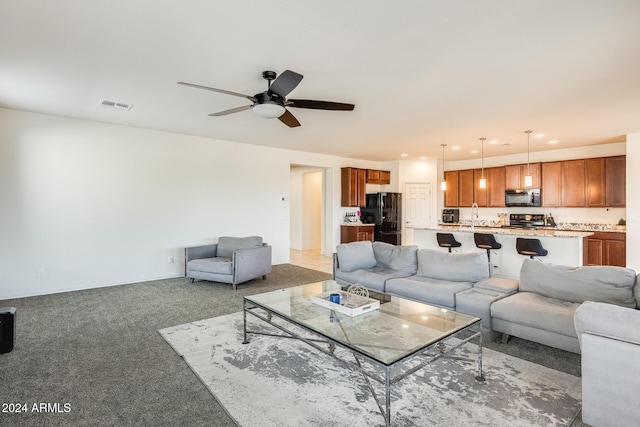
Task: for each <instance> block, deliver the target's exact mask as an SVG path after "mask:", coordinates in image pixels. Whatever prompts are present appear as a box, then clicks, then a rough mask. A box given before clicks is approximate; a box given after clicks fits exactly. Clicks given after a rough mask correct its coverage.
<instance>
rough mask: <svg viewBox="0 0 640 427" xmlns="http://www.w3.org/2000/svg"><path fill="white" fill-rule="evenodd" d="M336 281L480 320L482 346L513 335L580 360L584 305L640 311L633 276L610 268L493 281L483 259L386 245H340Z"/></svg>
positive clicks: (535, 267) (558, 269)
mask: <svg viewBox="0 0 640 427" xmlns="http://www.w3.org/2000/svg"><path fill="white" fill-rule="evenodd" d="M333 276H334V280H336V281H337V282H338V283H340V284H342V285H350V284H353V283H359V284H361V285H364V286H366V287H367V288H369V289H372V290H375V291H377V292H381V293H385V294H391V295H397V296H401V297H404V298H409V299H413V300H416V301H420V302H424V303H426V304H430V305H435V306H439V307H443V308H448V309H452V310H455V311H458V312H460V313H465V314H469V315H472V316H476V317H480V318H481V319H482V326H483V338H485V339H490V340H493V339H495V338H496V337H498V336H499V335H500V334H502V335H503V341H504V342H507V341H508V337H509V336H511V335H513V336H517V337H520V338H524V339H527V340H530V341H535V342H539V343H541V344H545V345H549V346H552V347H556V348H560V349H563V350H567V351H571V352H574V353H580V345H579V342H578V336H577V334H576V330H575V326H574V314H575V312H576V310H577V309H578V307H580V305H581V304H583V303H584V302H585V301H594V302H601V303H608V304H613V305H617V306H621V307H628V308H634V309H635V308H637V307H640V291H639V289H638V286H639V285H638V279H637V275H636V273H635V272H634V271H633V270H631V269H628V268H622V267H610V266H586V267H568V266H560V265H554V264H548V263H543V262H541V261H538V260H532V259H524V260H523V263H522V268H521V272H520V280H519V281H516V280H510V279H502V278H497V277H488V269H487V254H486V252H473V253H464V254H450V253H447V252H445V251H438V250H432V249H418V248H417V247H416V246H393V245H389V244H387V243H383V242H374V243H373V244H372V243H371V242H354V243H347V244H342V245H338V247H337V248H336V253H335V254H334V262H333Z"/></svg>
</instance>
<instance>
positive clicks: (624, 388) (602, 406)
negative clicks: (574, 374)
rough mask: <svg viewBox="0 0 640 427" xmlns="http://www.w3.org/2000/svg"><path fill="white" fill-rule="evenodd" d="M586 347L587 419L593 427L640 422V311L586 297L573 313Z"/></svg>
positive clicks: (584, 389)
mask: <svg viewBox="0 0 640 427" xmlns="http://www.w3.org/2000/svg"><path fill="white" fill-rule="evenodd" d="M574 323H575V327H576V333H577V335H578V339H579V340H580V347H581V350H582V421H583V422H584V423H586V424H588V425H591V426H594V427H603V426H612V427H613V426H615V427H618V426H632V425H636V426H637V425H638V422H639V420H640V405H638V391H640V364H639V363H638V360H640V311H639V310H636V309H633V308H626V307H620V306H617V305H613V304H604V303H597V302H590V301H587V302H585V303H583V304H582V305H580V307H578V309H577V310H576V313H575V316H574Z"/></svg>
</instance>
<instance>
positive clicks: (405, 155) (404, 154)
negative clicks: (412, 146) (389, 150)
mask: <svg viewBox="0 0 640 427" xmlns="http://www.w3.org/2000/svg"><path fill="white" fill-rule="evenodd" d="M407 156H408V154H407V153H402V154H400V157H407Z"/></svg>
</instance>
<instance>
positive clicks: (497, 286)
mask: <svg viewBox="0 0 640 427" xmlns="http://www.w3.org/2000/svg"><path fill="white" fill-rule="evenodd" d="M473 287H474V288H476V289H484V290H487V291H493V292H498V293H501V294H504V295H511V294H513V293H515V292H517V291H518V281H517V280H513V279H505V278H503V277H489V278H488V279H484V280H481V281H479V282H478V283H476V284H475V285H473Z"/></svg>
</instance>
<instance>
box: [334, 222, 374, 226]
mask: <svg viewBox="0 0 640 427" xmlns="http://www.w3.org/2000/svg"><path fill="white" fill-rule="evenodd" d="M340 225H351V226H356V225H357V226H359V227H362V226H363V225H364V226H365V227H366V226H367V225H369V226H371V227H373V226H374V225H375V224H365V223H363V222H360V221H357V222H343V223H342V224H340Z"/></svg>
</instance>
